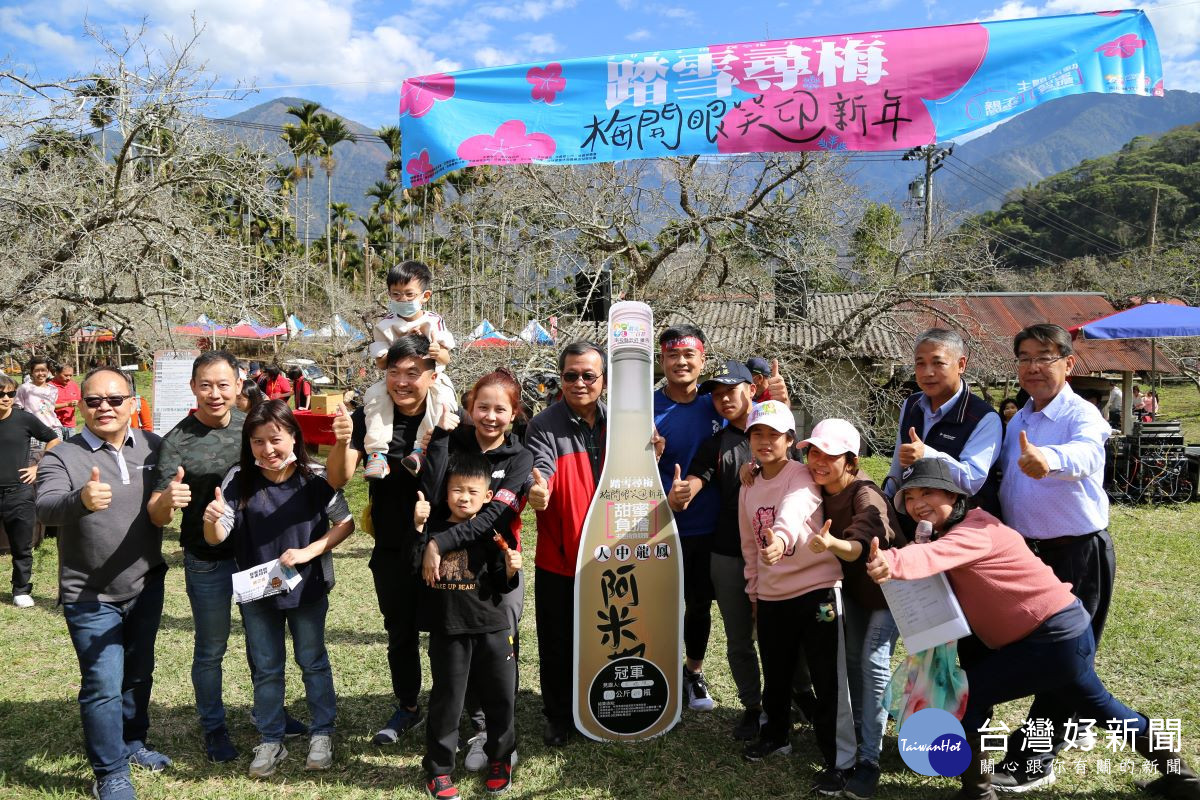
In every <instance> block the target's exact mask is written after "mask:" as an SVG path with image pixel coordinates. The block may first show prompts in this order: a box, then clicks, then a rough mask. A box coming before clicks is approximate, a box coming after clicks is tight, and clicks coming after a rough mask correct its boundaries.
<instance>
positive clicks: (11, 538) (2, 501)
mask: <svg viewBox="0 0 1200 800" xmlns="http://www.w3.org/2000/svg"><path fill="white" fill-rule="evenodd" d="M34 514H35V512H34V508H33V486H31V485H28V484H24V483H18V484H17V485H16V486H0V517H2V518H3V519H4V531H5V533H7V534H8V544H9V547H10V548H11V550H12V561H13V565H12V587H13V596H14V597H15V596H16V595H19V594H29V593H30V592H32V591H33V583H32V580H33V526H34Z"/></svg>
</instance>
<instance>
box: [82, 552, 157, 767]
mask: <svg viewBox="0 0 1200 800" xmlns="http://www.w3.org/2000/svg"><path fill="white" fill-rule="evenodd" d="M165 574H166V570H162V571H160V572H158V573H156V574H153V575H150V576H148V577H147V579H146V584H145V586H144V587H143V588H142V591H141V594H139V595H137V596H136V597H133V598H131V599H129V600H126V601H125V602H123V603H101V602H97V601H90V602H79V603H66V604H64V605H63V616H64V617H65V618H66V621H67V630H68V631H69V632H70V634H71V644H73V645H74V646H75V655H76V656H78V657H79V673H80V685H79V711H80V714H81V715H82V717H83V744H84V747H85V748H86V750H87V755H88V761H89V762H91V765H92V771H93V772H95V773H96V777H97V778H103V777H105V776H106V775H111V774H112V773H114V772H128V771H129V754H130V753H132V752H135V751H136V750H138V749H140V748H141V747H142V746H143V745H144V744H145V741H146V731H147V730H148V729H149V727H150V715H149V712H148V707H149V705H150V687H151V685H152V684H153V683H154V640H155V638H156V637H157V636H158V625H159V622H160V621H161V620H162V609H163V577H164V575H165Z"/></svg>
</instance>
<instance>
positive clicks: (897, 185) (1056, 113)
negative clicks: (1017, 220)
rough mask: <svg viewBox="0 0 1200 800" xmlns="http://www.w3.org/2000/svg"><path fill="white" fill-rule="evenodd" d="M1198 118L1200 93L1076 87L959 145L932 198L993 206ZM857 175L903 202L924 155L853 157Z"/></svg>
mask: <svg viewBox="0 0 1200 800" xmlns="http://www.w3.org/2000/svg"><path fill="white" fill-rule="evenodd" d="M1193 122H1200V94H1197V93H1195V92H1184V91H1170V92H1167V93H1166V95H1165V96H1164V97H1139V96H1136V95H1119V94H1077V95H1070V96H1068V97H1062V98H1059V99H1057V100H1052V101H1050V102H1048V103H1043V104H1042V105H1039V106H1036V107H1034V108H1033V109H1031V110H1030V111H1027V112H1025V113H1024V114H1021V115H1020V116H1018V117H1016V118H1014V119H1012V120H1010V121H1009V122H1006V123H1004V124H1003V125H1000V126H999V127H997V128H996V129H994V130H992V131H990V132H988V133H986V134H984V135H983V136H980V137H978V138H977V139H972V140H971V141H969V142H966V143H965V144H961V145H958V146H956V147H955V148H954V154H953V155H952V156H951V157H950V158H949V159H948V160H947V166H946V167H945V168H944V169H941V170H939V171H938V172H937V174H936V177H935V178H934V200H935V202H937V203H940V204H945V205H946V207H948V208H950V209H952V210H953V211H954V212H956V213H975V212H980V211H990V210H994V209H997V208H999V207H1000V205H1001V204H1002V202H1003V199H1004V195H1005V194H1007V193H1008V192H1010V191H1012V190H1013V189H1020V188H1024V187H1026V186H1029V185H1032V184H1035V183H1037V182H1038V181H1040V180H1042V179H1043V178H1046V177H1049V176H1050V175H1054V174H1055V173H1058V172H1062V171H1063V170H1066V169H1069V168H1071V167H1073V166H1075V165H1076V164H1078V163H1079V162H1080V161H1083V160H1085V159H1089V158H1097V157H1099V156H1102V155H1107V154H1109V153H1113V152H1116V151H1117V150H1120V149H1121V148H1122V147H1123V146H1124V145H1125V143H1126V142H1128V141H1129V140H1130V139H1133V138H1134V137H1135V136H1146V135H1153V134H1160V133H1165V132H1166V131H1168V130H1171V129H1172V128H1175V127H1178V126H1180V125H1187V124H1189V123H1193ZM851 163H852V164H853V165H854V166H855V168H856V169H857V178H856V182H857V183H858V184H859V185H860V186H862V187H863V189H864V191H865V192H866V193H867V196H868V197H870V199H872V200H875V201H876V202H885V203H890V204H893V205H899V204H900V203H902V202H903V201H904V200H905V199H906V198H907V192H908V183H909V181H911V180H912V179H913V178H916V177H921V176H923V175H924V165H923V164H921V163H920V162H912V161H905V162H900V161H897V162H869V161H863V162H859V163H857V164H855V163H854V162H851Z"/></svg>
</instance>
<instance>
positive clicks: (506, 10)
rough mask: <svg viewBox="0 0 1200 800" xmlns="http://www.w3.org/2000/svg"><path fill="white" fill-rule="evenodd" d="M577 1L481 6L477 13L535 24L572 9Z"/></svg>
mask: <svg viewBox="0 0 1200 800" xmlns="http://www.w3.org/2000/svg"><path fill="white" fill-rule="evenodd" d="M577 1H578V0H523V2H515V3H496V4H492V5H485V6H481V7H480V8H479V9H478V13H479V14H480V15H482V16H484V17H488V18H490V19H499V20H520V21H525V22H537V21H538V20H540V19H542V18H543V17H545V16H548V15H550V14H556V13H558V12H559V11H563V10H565V9H568V8H574V7H575V4H576V2H577Z"/></svg>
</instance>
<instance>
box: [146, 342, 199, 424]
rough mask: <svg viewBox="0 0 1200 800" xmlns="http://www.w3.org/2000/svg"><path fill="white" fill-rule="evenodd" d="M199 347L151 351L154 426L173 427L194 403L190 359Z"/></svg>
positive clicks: (197, 352) (192, 358) (195, 354)
mask: <svg viewBox="0 0 1200 800" xmlns="http://www.w3.org/2000/svg"><path fill="white" fill-rule="evenodd" d="M199 356H200V351H199V350H158V351H155V353H154V430H156V431H158V432H159V433H160V434H164V433H166V432H167V431H169V430H171V429H172V428H174V427H175V426H176V425H177V424H179V421H180V420H181V419H183V418H184V417H186V416H187V415H188V414H190V413H191V411H192V409H194V408H195V407H196V395H194V394H192V387H191V381H192V362H193V361H195V360H196V359H197V358H198V357H199Z"/></svg>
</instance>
